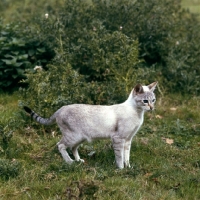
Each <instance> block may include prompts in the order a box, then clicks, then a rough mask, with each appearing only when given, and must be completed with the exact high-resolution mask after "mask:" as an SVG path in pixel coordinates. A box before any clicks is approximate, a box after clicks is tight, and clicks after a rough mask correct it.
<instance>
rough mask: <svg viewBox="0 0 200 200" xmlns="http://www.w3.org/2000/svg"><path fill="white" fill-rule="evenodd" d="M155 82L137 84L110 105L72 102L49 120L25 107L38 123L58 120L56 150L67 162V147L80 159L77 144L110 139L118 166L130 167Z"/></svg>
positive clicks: (76, 158)
mask: <svg viewBox="0 0 200 200" xmlns="http://www.w3.org/2000/svg"><path fill="white" fill-rule="evenodd" d="M156 85H157V82H154V83H152V84H150V85H148V86H141V85H140V84H138V85H136V86H135V88H134V89H133V90H132V91H131V93H130V95H129V97H128V99H127V100H126V101H125V102H124V103H121V104H116V105H111V106H100V105H86V104H73V105H67V106H63V107H61V108H60V109H59V110H57V111H56V112H55V113H54V114H53V115H52V116H51V117H50V118H49V119H44V118H42V117H40V116H38V115H37V114H36V113H35V112H33V111H32V110H30V109H29V108H27V107H26V108H25V110H26V111H27V112H29V113H30V114H31V116H32V117H33V118H34V119H35V120H36V121H38V122H39V123H41V124H44V125H50V124H52V123H55V122H56V123H57V124H58V126H59V128H60V130H61V132H62V134H63V137H62V139H61V140H60V141H59V142H58V144H57V145H58V149H59V151H60V153H61V154H62V157H63V159H64V160H65V161H66V162H67V163H69V164H70V163H72V162H73V161H74V160H72V159H71V158H70V156H69V154H68V153H67V151H66V148H71V149H72V152H73V155H74V158H75V160H76V161H82V162H84V160H82V159H81V158H80V156H79V154H78V147H79V145H80V144H81V143H82V142H84V141H88V142H91V141H92V140H94V139H104V138H110V139H111V141H112V144H113V149H114V153H115V161H116V165H117V167H118V168H124V167H130V162H129V158H130V149H131V141H132V138H133V136H134V135H135V134H136V133H137V131H138V130H139V128H140V127H141V125H142V123H143V119H144V112H145V111H147V110H153V108H154V103H155V95H154V93H153V91H154V89H155V87H156Z"/></svg>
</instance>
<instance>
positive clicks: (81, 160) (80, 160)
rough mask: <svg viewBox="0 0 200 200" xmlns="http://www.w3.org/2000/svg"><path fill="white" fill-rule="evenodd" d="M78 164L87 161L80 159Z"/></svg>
mask: <svg viewBox="0 0 200 200" xmlns="http://www.w3.org/2000/svg"><path fill="white" fill-rule="evenodd" d="M76 161H77V162H81V163H84V162H85V160H83V159H81V158H79V159H78V160H76Z"/></svg>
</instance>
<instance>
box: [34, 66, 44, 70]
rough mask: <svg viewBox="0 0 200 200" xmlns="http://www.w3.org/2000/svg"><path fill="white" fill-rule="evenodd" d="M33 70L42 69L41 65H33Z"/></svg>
mask: <svg viewBox="0 0 200 200" xmlns="http://www.w3.org/2000/svg"><path fill="white" fill-rule="evenodd" d="M34 70H35V71H37V70H39V71H40V70H42V67H41V66H35V67H34Z"/></svg>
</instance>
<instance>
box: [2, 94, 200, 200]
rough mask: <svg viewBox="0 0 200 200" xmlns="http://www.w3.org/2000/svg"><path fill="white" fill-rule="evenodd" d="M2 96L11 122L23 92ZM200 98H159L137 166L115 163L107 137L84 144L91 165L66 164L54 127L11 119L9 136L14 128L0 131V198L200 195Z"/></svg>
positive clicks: (134, 158)
mask: <svg viewBox="0 0 200 200" xmlns="http://www.w3.org/2000/svg"><path fill="white" fill-rule="evenodd" d="M0 99H1V105H0V108H1V113H2V114H1V118H0V120H1V124H3V125H4V126H5V125H6V124H7V122H9V121H10V120H11V119H12V118H13V116H14V115H13V112H19V111H18V108H17V99H18V97H17V96H16V95H1V96H0ZM199 100H200V98H199V97H191V98H186V97H182V96H179V95H172V96H171V97H158V101H157V103H156V105H157V109H156V111H155V112H152V113H150V112H149V113H146V115H145V122H144V125H143V127H142V128H141V130H140V131H139V133H138V134H137V136H136V137H135V138H134V140H133V143H132V149H131V164H132V168H131V169H123V170H118V169H116V167H115V164H114V163H113V161H114V153H113V150H112V148H111V144H110V141H106V140H105V141H96V142H94V143H92V144H87V143H85V144H83V145H82V147H80V155H81V157H82V158H84V159H85V161H86V162H85V164H81V163H75V164H73V165H71V166H68V165H67V164H65V162H64V161H63V159H62V158H61V155H60V153H59V152H58V150H57V147H56V143H57V142H58V141H59V138H60V133H59V132H58V131H57V129H56V127H50V128H48V129H46V128H45V127H41V126H40V125H36V124H35V123H33V122H31V121H30V120H29V118H27V117H26V116H24V115H22V114H21V115H19V118H18V120H14V122H13V123H14V124H15V125H16V126H14V125H12V126H10V129H13V134H12V137H11V138H7V140H3V136H4V138H6V136H7V135H6V134H7V132H8V131H9V130H6V131H5V132H6V133H5V132H4V131H1V138H0V139H1V141H0V142H1V145H2V147H1V149H0V156H1V161H2V162H1V163H0V173H1V178H0V199H5V200H6V199H9V200H10V199H45V200H46V199H100V200H101V199H112V200H115V199H116V200H119V199H122V200H123V199H136V200H137V199H138V200H139V199H140V200H147V199H148V200H151V199H152V200H156V199H166V200H167V199H169V200H173V199H174V200H175V199H176V200H179V199H180V200H182V199H184V200H185V199H188V200H192V199H194V200H197V199H200V178H199V177H200V170H199V169H200V158H199V146H200V137H199V136H200V120H199V119H200V114H199V112H198V110H199V107H200V105H199ZM20 116H21V117H20ZM15 117H16V115H15ZM26 120H27V121H26ZM24 122H26V123H25V124H26V125H25V127H24V125H23V124H24ZM16 127H17V128H16ZM39 127H40V128H39ZM5 135H6V136H5ZM5 141H7V144H6V145H5V144H4V143H5ZM91 151H94V152H95V153H94V154H93V155H92V156H88V154H89V153H90V152H91Z"/></svg>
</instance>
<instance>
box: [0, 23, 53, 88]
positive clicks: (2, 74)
mask: <svg viewBox="0 0 200 200" xmlns="http://www.w3.org/2000/svg"><path fill="white" fill-rule="evenodd" d="M22 27H23V26H22V25H21V24H15V23H12V24H6V25H3V23H2V21H1V22H0V88H2V89H3V90H5V89H6V90H8V89H11V88H13V87H15V86H16V85H18V83H19V81H20V80H21V79H23V78H25V74H24V72H25V70H26V69H28V68H31V67H33V66H34V65H44V66H45V65H46V63H47V61H48V60H50V59H51V58H52V57H53V51H52V50H50V49H49V48H48V47H47V46H46V45H45V44H43V43H42V41H40V40H39V39H38V38H37V35H35V36H34V37H32V36H30V35H29V34H30V32H31V30H29V29H28V28H27V29H25V30H24V29H23V31H22V30H21V29H22ZM23 28H24V27H23ZM32 34H33V33H32ZM18 86H19V85H18Z"/></svg>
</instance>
